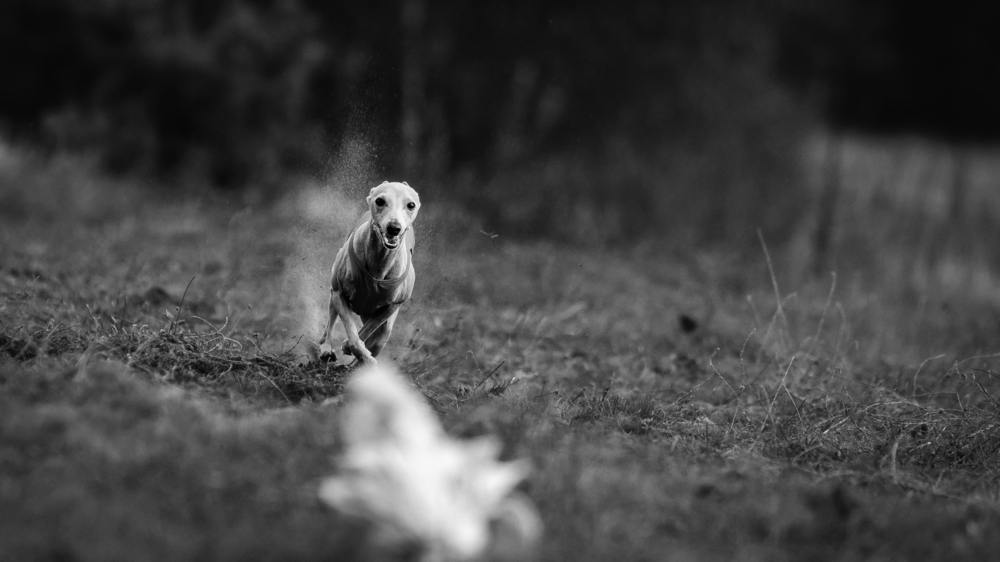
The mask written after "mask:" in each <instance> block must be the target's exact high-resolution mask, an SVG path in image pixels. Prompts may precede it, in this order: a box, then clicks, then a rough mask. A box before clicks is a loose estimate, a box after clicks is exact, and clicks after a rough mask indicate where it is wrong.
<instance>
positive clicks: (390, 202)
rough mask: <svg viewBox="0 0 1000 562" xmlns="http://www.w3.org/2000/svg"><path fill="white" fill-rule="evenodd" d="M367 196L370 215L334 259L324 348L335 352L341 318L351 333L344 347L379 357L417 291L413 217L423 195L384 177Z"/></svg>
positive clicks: (362, 357)
mask: <svg viewBox="0 0 1000 562" xmlns="http://www.w3.org/2000/svg"><path fill="white" fill-rule="evenodd" d="M366 201H367V203H368V219H367V220H366V221H365V222H364V223H362V224H361V225H359V226H358V227H357V228H356V229H355V230H354V231H353V232H352V233H351V235H350V236H348V237H347V241H346V242H344V245H343V247H341V248H340V251H339V252H337V257H336V258H335V259H334V261H333V268H332V270H331V283H330V317H329V321H328V322H327V324H326V329H324V330H323V337H322V338H320V341H319V346H320V349H319V351H321V352H324V351H325V353H328V354H331V355H332V342H331V341H330V338H331V333H330V332H331V330H332V329H333V324H334V322H336V320H337V318H340V320H341V322H343V324H344V331H345V332H346V333H347V341H346V342H344V345H343V352H344V353H345V354H348V355H353V356H354V357H355V358H357V360H358V361H361V362H362V363H374V362H375V357H376V356H377V355H378V354H379V352H380V351H382V348H384V347H385V343H386V341H388V339H389V334H391V333H392V327H393V325H394V324H395V322H396V316H397V315H398V314H399V307H400V305H402V304H403V303H404V302H406V301H407V300H409V298H410V296H411V295H412V294H413V284H414V281H415V280H416V272H415V271H414V269H413V245H414V241H415V237H414V234H413V221H415V220H416V218H417V213H418V212H419V211H420V197H419V196H418V195H417V192H416V191H415V190H414V189H413V188H412V187H410V186H409V185H408V184H407V183H406V182H402V183H399V182H383V183H382V184H381V185H378V186H376V187H374V188H372V190H371V192H370V193H369V194H368V197H367V199H366ZM324 344H328V345H329V347H330V349H324V348H323V346H324Z"/></svg>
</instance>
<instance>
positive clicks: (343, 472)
mask: <svg viewBox="0 0 1000 562" xmlns="http://www.w3.org/2000/svg"><path fill="white" fill-rule="evenodd" d="M342 424H343V425H342V431H343V435H344V440H345V442H346V443H345V452H344V455H343V457H342V458H341V459H340V463H339V471H338V473H337V475H335V476H331V477H329V478H327V479H326V480H325V481H324V482H323V483H322V485H321V486H320V490H319V495H320V498H321V499H323V500H324V501H325V502H327V503H328V504H330V505H331V506H333V507H334V508H336V509H337V510H340V511H342V512H344V513H348V514H352V515H355V516H359V517H363V518H365V519H367V520H369V521H370V522H371V523H372V524H374V525H375V532H376V534H375V537H376V540H377V541H379V542H380V543H383V546H389V547H391V546H392V545H393V543H397V544H406V543H410V544H416V545H418V546H419V547H420V549H421V550H422V551H423V553H424V555H425V556H424V558H425V559H431V560H468V559H472V558H476V557H480V556H482V555H484V554H486V553H489V554H490V555H491V556H494V557H497V556H498V557H501V558H510V559H517V558H519V557H520V556H522V555H524V554H526V553H527V551H528V549H530V547H531V546H532V545H533V544H534V542H535V541H536V540H537V538H538V536H539V534H540V532H541V524H540V521H539V519H538V515H537V513H536V512H535V509H534V507H533V506H532V504H531V502H530V501H529V500H528V499H527V498H526V497H524V496H523V494H519V493H517V492H515V491H514V487H515V486H516V485H517V484H518V483H519V482H521V480H523V479H524V478H525V476H526V475H527V472H528V467H527V464H526V463H525V462H523V461H514V462H499V461H498V460H497V455H498V453H499V445H498V443H497V442H496V440H495V439H493V438H491V437H480V438H477V439H472V440H464V441H460V440H456V439H452V438H451V437H449V436H448V435H446V434H445V432H444V430H443V429H442V428H441V424H440V423H439V422H438V420H437V417H436V416H435V414H434V412H433V411H432V410H431V408H430V406H428V404H427V403H426V402H425V401H424V398H423V396H421V395H420V394H419V393H418V392H417V391H416V390H415V389H413V388H412V387H411V386H410V384H409V383H408V382H407V381H405V380H403V378H402V377H401V376H400V375H398V374H397V373H395V372H394V371H393V370H392V369H391V368H389V367H386V366H385V362H380V363H379V364H378V365H377V366H374V367H370V368H367V369H365V370H363V371H359V372H358V373H356V374H355V375H354V377H353V379H352V380H351V381H350V383H348V385H347V403H346V404H345V406H344V412H343V414H342Z"/></svg>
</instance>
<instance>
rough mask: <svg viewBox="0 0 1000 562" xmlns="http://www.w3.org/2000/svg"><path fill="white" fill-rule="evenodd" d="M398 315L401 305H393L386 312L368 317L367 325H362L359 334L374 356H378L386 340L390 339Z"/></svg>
mask: <svg viewBox="0 0 1000 562" xmlns="http://www.w3.org/2000/svg"><path fill="white" fill-rule="evenodd" d="M398 315H399V306H397V305H393V306H390V307H389V308H388V309H387V310H386V312H385V313H384V314H380V315H379V316H376V317H374V318H369V319H367V320H366V321H365V325H364V326H362V327H361V331H360V332H358V336H359V337H360V338H361V339H362V340H364V342H365V347H367V348H368V351H370V352H371V354H372V355H373V356H375V357H378V354H379V353H380V352H381V351H382V348H384V347H385V342H387V341H388V340H389V334H391V333H392V327H393V325H395V323H396V316H398Z"/></svg>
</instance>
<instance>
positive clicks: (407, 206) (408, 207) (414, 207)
mask: <svg viewBox="0 0 1000 562" xmlns="http://www.w3.org/2000/svg"><path fill="white" fill-rule="evenodd" d="M406 208H407V209H409V210H411V211H412V210H413V209H416V208H417V204H416V203H414V202H413V201H410V202H409V203H407V204H406Z"/></svg>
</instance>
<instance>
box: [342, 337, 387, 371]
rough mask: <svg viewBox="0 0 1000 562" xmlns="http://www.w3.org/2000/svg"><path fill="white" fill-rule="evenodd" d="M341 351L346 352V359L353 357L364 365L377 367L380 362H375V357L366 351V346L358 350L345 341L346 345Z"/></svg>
mask: <svg viewBox="0 0 1000 562" xmlns="http://www.w3.org/2000/svg"><path fill="white" fill-rule="evenodd" d="M341 351H343V352H344V356H345V357H346V356H353V357H354V358H355V359H356V360H357V362H359V363H361V364H362V365H375V364H377V363H378V361H375V357H374V356H373V355H372V354H371V353H370V352H369V351H368V350H367V349H365V348H364V346H362V347H361V348H360V349H358V348H357V347H355V346H353V345H351V343H350V342H346V341H345V342H344V345H343V346H342V347H341Z"/></svg>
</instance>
